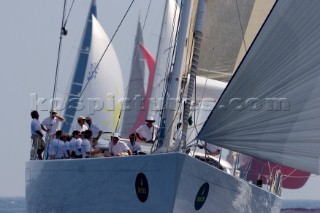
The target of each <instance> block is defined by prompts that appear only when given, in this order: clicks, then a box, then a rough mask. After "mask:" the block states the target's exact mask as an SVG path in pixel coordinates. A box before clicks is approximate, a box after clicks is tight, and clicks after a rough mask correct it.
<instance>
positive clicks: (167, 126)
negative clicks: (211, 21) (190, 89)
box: [158, 0, 193, 151]
mask: <svg viewBox="0 0 320 213" xmlns="http://www.w3.org/2000/svg"><path fill="white" fill-rule="evenodd" d="M192 2H193V0H184V1H183V2H182V6H181V16H180V25H179V32H178V38H177V47H176V55H175V60H174V64H173V68H172V71H171V72H170V73H169V77H168V85H169V88H167V95H166V97H165V98H164V104H163V105H164V110H163V116H162V119H161V123H160V134H159V140H158V147H164V148H165V149H166V150H165V151H168V147H169V145H170V141H171V138H172V135H173V128H172V125H173V122H174V118H175V114H176V113H177V109H178V104H177V102H176V100H177V97H180V88H181V82H182V71H183V70H184V69H185V55H186V39H187V35H188V30H189V26H190V12H191V5H192Z"/></svg>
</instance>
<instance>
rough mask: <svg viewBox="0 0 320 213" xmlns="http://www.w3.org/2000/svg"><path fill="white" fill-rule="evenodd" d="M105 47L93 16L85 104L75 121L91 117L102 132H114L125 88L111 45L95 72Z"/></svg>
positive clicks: (107, 42) (103, 34)
mask: <svg viewBox="0 0 320 213" xmlns="http://www.w3.org/2000/svg"><path fill="white" fill-rule="evenodd" d="M108 44H109V38H108V36H107V34H106V33H105V31H104V29H103V28H102V26H101V25H100V23H99V22H98V20H97V19H96V18H95V16H92V40H91V49H90V53H89V54H90V55H89V60H88V63H87V69H86V73H85V79H84V85H86V87H85V89H83V91H84V92H83V94H82V96H81V99H82V100H84V102H83V104H82V105H79V106H78V110H77V111H76V114H75V116H74V118H75V122H76V118H77V117H78V116H87V115H90V117H91V118H92V120H93V122H94V123H96V124H97V125H98V126H99V127H100V128H101V129H103V131H112V132H114V131H115V128H116V126H117V123H118V120H119V113H120V111H121V101H122V100H123V97H124V87H123V77H122V71H121V68H120V64H119V61H118V58H117V56H116V53H115V50H114V48H113V46H112V45H110V46H109V48H108V50H107V51H106V53H105V55H104V56H103V58H102V59H101V61H100V63H99V66H98V67H97V68H96V69H95V67H96V66H97V64H98V62H99V60H100V58H101V56H102V55H103V53H104V51H105V49H106V47H107V45H108ZM71 131H72V130H71Z"/></svg>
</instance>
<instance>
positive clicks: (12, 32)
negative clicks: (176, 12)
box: [0, 0, 320, 199]
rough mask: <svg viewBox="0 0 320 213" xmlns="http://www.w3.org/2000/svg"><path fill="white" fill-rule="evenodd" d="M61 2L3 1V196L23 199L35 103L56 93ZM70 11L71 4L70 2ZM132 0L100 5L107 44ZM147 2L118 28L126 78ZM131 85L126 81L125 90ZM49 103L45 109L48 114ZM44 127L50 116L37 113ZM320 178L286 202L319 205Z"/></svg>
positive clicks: (67, 66)
mask: <svg viewBox="0 0 320 213" xmlns="http://www.w3.org/2000/svg"><path fill="white" fill-rule="evenodd" d="M63 2H64V1H62V0H60V1H43V0H28V1H25V0H1V7H0V26H1V29H2V30H1V34H0V38H1V39H0V41H1V51H0V54H1V57H0V66H1V75H2V76H1V78H0V81H1V83H0V93H1V96H0V97H1V98H2V105H1V110H0V113H1V114H0V115H1V118H2V119H3V124H2V128H1V130H0V133H1V135H2V136H3V138H2V143H1V149H0V196H22V197H23V196H24V195H25V192H24V187H25V185H24V181H25V178H24V172H25V171H24V169H25V162H26V161H28V159H29V151H30V147H31V140H30V123H31V117H30V111H31V110H33V106H34V100H35V97H37V98H46V99H50V98H51V97H52V93H53V86H54V77H55V69H56V63H57V52H58V44H59V33H60V25H61V19H62V9H63ZM68 2H69V4H68V8H69V7H70V3H71V2H72V1H71V0H69V1H68ZM130 3H131V0H121V1H119V0H108V1H106V0H97V13H98V20H99V22H100V24H101V25H102V27H103V28H104V29H105V31H106V32H107V34H108V36H109V38H111V36H112V35H113V33H114V32H115V30H116V28H117V26H118V24H119V23H120V20H121V18H122V16H123V15H124V13H125V11H126V10H127V8H128V6H129V5H130ZM89 4H90V1H89V0H76V1H75V3H74V6H73V8H72V11H71V14H70V17H69V19H68V22H67V27H66V28H67V30H68V35H67V36H66V37H64V38H63V42H62V53H61V62H60V69H59V77H58V87H57V91H58V92H59V93H60V94H63V92H65V91H66V88H67V87H68V82H69V79H70V77H71V73H72V71H73V68H74V64H75V59H76V53H77V50H78V46H79V43H80V40H81V36H82V31H83V28H84V23H85V19H86V17H87V14H88V10H89ZM148 5H149V1H148V0H136V1H135V3H134V4H133V6H132V9H131V10H130V12H129V13H128V17H127V18H126V19H125V20H124V23H123V26H121V27H120V29H119V32H118V34H117V35H116V37H115V39H114V41H113V45H114V48H115V50H116V53H117V55H118V57H119V61H120V64H121V68H122V70H123V72H124V73H127V75H126V74H124V77H125V78H126V77H128V72H129V70H130V65H131V58H132V51H133V50H132V48H133V41H134V37H135V33H136V26H137V22H138V18H139V16H140V20H141V22H142V24H143V23H144V20H145V17H146V14H147V8H148ZM163 7H164V1H155V0H154V1H152V2H151V5H150V12H149V14H148V17H147V19H146V20H147V21H146V23H145V28H144V32H143V36H144V43H145V46H146V47H147V48H148V49H149V51H150V52H151V53H152V54H154V55H156V51H157V44H158V38H159V31H160V26H161V21H162V15H163V10H162V8H163ZM127 80H128V79H125V85H126V83H127ZM46 104H47V103H45V105H44V106H47V108H48V109H49V108H50V105H49V104H47V105H46ZM39 113H40V119H39V120H40V121H42V120H43V119H44V118H46V117H47V116H48V115H49V113H48V112H47V111H39ZM319 185H320V184H319V178H312V179H311V181H310V182H309V184H308V185H307V186H306V188H305V189H304V190H302V191H300V192H299V191H292V190H291V191H287V192H285V194H284V196H285V198H287V199H295V198H297V197H298V198H301V196H299V195H301V193H302V194H303V195H304V196H303V197H304V198H306V199H319V198H320V190H316V191H318V192H311V191H314V190H311V189H313V187H314V186H318V187H319Z"/></svg>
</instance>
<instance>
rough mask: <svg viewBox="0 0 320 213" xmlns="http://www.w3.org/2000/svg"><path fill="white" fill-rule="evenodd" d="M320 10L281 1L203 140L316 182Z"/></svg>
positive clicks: (319, 138)
mask: <svg viewBox="0 0 320 213" xmlns="http://www.w3.org/2000/svg"><path fill="white" fill-rule="evenodd" d="M319 9H320V2H319V1H317V0H310V1H300V0H278V1H277V3H276V4H275V6H274V8H273V9H272V12H271V14H270V15H269V17H268V19H267V21H266V22H265V23H264V26H263V28H262V29H261V30H260V32H259V33H258V36H257V37H256V39H255V41H254V43H253V45H252V46H251V48H250V50H249V52H248V53H247V55H246V56H245V58H244V59H243V61H242V63H241V64H240V66H239V68H238V69H237V71H236V73H235V75H234V76H233V78H232V80H231V81H230V82H229V84H228V86H227V88H226V90H225V91H224V93H223V94H222V96H221V98H220V99H219V101H218V103H217V105H216V106H215V108H214V110H213V111H212V112H211V114H210V116H209V118H208V120H207V121H206V123H205V125H204V127H203V129H202V130H201V132H200V133H199V135H198V138H199V139H200V140H204V141H207V142H209V143H213V144H216V145H218V146H221V147H224V148H227V149H230V150H233V151H237V152H240V153H244V154H247V155H250V156H256V157H258V158H261V159H265V160H268V161H272V162H275V163H280V164H283V165H286V166H290V167H293V168H297V169H300V170H304V171H308V172H311V173H315V174H319V172H320V171H319V170H320V169H319V167H320V160H319V158H320V126H319V122H320V97H319V91H318V90H319V87H320V72H319V70H318V69H319V67H320V51H319V47H318V45H320V26H319V25H318V23H317V22H318V19H319V18H320V13H319V12H318V11H319Z"/></svg>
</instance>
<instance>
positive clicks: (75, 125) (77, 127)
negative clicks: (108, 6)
mask: <svg viewBox="0 0 320 213" xmlns="http://www.w3.org/2000/svg"><path fill="white" fill-rule="evenodd" d="M74 130H78V131H80V132H83V131H86V130H88V127H87V126H86V125H85V124H83V125H82V127H81V126H80V124H79V123H75V124H74V125H73V128H72V131H74Z"/></svg>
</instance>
